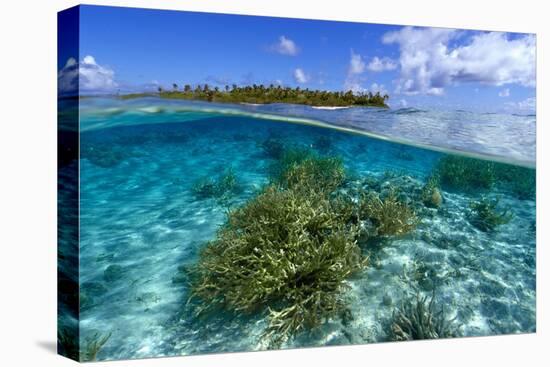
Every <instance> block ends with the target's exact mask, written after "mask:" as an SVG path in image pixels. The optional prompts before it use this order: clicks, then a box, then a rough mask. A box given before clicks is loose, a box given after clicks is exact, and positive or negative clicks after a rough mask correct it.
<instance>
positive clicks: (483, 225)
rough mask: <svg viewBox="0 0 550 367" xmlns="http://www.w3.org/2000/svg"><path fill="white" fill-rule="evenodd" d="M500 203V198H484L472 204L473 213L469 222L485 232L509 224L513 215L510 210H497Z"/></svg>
mask: <svg viewBox="0 0 550 367" xmlns="http://www.w3.org/2000/svg"><path fill="white" fill-rule="evenodd" d="M498 203H499V199H498V198H496V199H493V200H489V199H487V198H482V199H481V200H479V201H474V202H471V203H470V209H471V210H472V212H471V213H470V216H469V217H468V220H469V221H470V223H472V224H473V225H474V226H475V227H477V228H478V229H480V230H482V231H484V232H490V231H493V230H494V229H495V228H496V227H498V226H499V225H501V224H506V223H508V222H509V221H510V220H511V219H512V216H513V215H512V213H510V210H509V209H504V211H502V212H499V210H498V209H497V207H498Z"/></svg>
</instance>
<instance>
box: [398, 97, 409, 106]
mask: <svg viewBox="0 0 550 367" xmlns="http://www.w3.org/2000/svg"><path fill="white" fill-rule="evenodd" d="M399 105H400V106H401V107H403V108H405V107H407V106H408V105H409V104H408V103H407V100H406V99H401V100H400V101H399Z"/></svg>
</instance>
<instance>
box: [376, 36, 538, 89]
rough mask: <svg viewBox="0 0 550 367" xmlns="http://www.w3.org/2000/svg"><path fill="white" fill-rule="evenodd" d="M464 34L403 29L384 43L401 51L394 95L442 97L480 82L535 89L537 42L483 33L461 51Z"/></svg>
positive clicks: (471, 39) (529, 39) (463, 45)
mask: <svg viewBox="0 0 550 367" xmlns="http://www.w3.org/2000/svg"><path fill="white" fill-rule="evenodd" d="M463 34H464V33H463V32H460V31H457V30H451V29H441V28H425V29H418V28H413V27H404V28H402V29H401V30H399V31H395V32H389V33H386V34H385V35H384V36H383V38H382V41H383V42H384V43H386V44H390V43H396V44H398V45H399V48H400V57H399V64H400V67H401V72H400V78H399V80H398V83H397V85H398V87H397V89H396V92H398V93H399V92H402V93H405V94H418V93H422V94H435V95H438V94H442V93H443V92H444V89H445V87H446V86H448V85H453V84H459V83H468V82H476V83H482V84H488V85H496V86H502V85H505V84H511V83H515V84H520V85H523V86H529V87H534V86H535V47H536V45H535V42H536V41H535V36H534V35H524V36H520V37H516V38H513V39H510V38H509V37H508V36H507V34H506V33H501V32H482V33H481V32H480V33H478V34H475V35H474V36H472V37H470V39H468V42H467V43H465V44H462V45H454V44H452V43H451V41H455V40H457V39H458V38H459V37H460V36H462V35H463Z"/></svg>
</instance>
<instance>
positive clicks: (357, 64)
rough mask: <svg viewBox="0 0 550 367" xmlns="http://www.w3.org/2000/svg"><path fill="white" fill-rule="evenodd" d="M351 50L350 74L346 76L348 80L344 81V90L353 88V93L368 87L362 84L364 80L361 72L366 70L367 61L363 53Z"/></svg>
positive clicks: (363, 90)
mask: <svg viewBox="0 0 550 367" xmlns="http://www.w3.org/2000/svg"><path fill="white" fill-rule="evenodd" d="M350 52H351V56H350V60H349V66H348V74H347V76H346V80H345V81H344V90H346V91H348V90H351V91H352V92H353V93H361V92H365V91H366V89H365V88H363V87H362V86H361V82H363V81H364V78H362V77H361V74H363V73H364V72H365V69H366V65H365V62H364V61H363V58H362V57H361V55H359V54H356V53H355V52H353V50H351V51H350Z"/></svg>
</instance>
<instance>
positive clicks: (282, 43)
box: [271, 36, 300, 56]
mask: <svg viewBox="0 0 550 367" xmlns="http://www.w3.org/2000/svg"><path fill="white" fill-rule="evenodd" d="M271 49H272V50H273V51H275V52H277V53H280V54H281V55H289V56H295V55H297V54H298V53H299V52H300V48H299V47H298V45H296V43H295V42H294V41H293V40H291V39H290V38H286V37H285V36H281V37H279V42H277V43H276V44H274V45H273V46H271Z"/></svg>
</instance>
